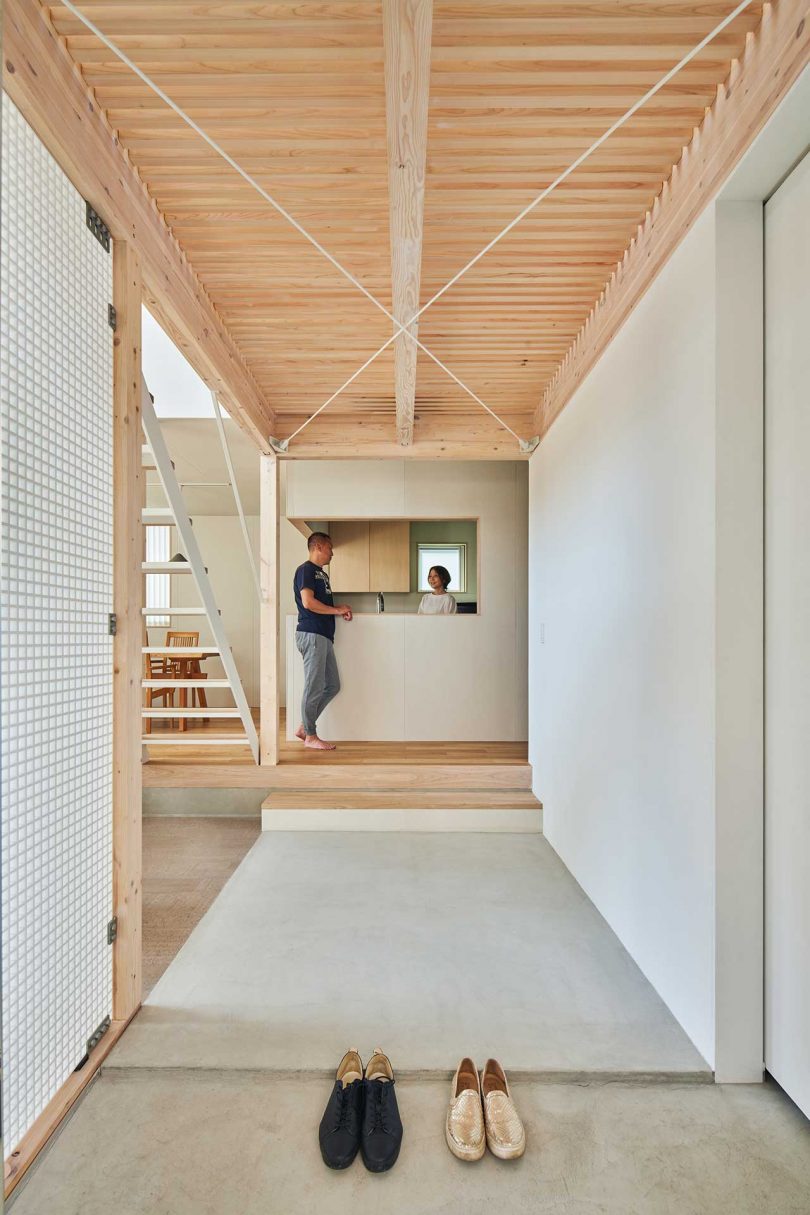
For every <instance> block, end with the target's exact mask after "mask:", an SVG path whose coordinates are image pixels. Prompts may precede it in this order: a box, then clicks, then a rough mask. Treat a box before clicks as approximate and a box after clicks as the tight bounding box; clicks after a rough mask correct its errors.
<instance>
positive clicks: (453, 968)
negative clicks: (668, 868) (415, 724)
mask: <svg viewBox="0 0 810 1215" xmlns="http://www.w3.org/2000/svg"><path fill="white" fill-rule="evenodd" d="M377 1044H380V1045H382V1046H383V1048H384V1049H385V1050H386V1051H387V1052H388V1053H389V1054H390V1055H391V1058H392V1060H393V1064H394V1067H395V1069H397V1070H398V1071H399V1072H400V1073H401V1072H403V1071H405V1072H413V1073H418V1072H421V1073H422V1074H423V1075H424V1074H425V1073H432V1074H433V1075H436V1074H437V1073H438V1074H442V1075H443V1074H448V1075H449V1074H450V1073H451V1072H452V1070H453V1068H454V1067H455V1065H456V1063H457V1061H458V1058H459V1057H460V1055H462V1054H466V1053H471V1054H472V1055H473V1056H474V1057H478V1058H480V1059H481V1060H482V1062H483V1060H485V1059H486V1057H487V1056H488V1055H489V1054H494V1055H496V1056H497V1057H499V1058H500V1059H501V1061H502V1062H503V1063H504V1065H505V1066H506V1067H507V1068H509V1069H513V1070H515V1069H517V1070H518V1071H522V1072H524V1073H525V1072H532V1073H534V1074H535V1075H538V1074H539V1075H546V1074H549V1073H550V1074H552V1075H556V1074H559V1073H571V1072H574V1073H580V1072H585V1073H588V1074H591V1073H601V1072H610V1073H612V1074H613V1075H614V1076H616V1075H622V1074H625V1073H633V1074H636V1073H639V1072H650V1073H655V1074H660V1075H666V1074H670V1075H676V1076H697V1077H700V1076H701V1075H702V1076H703V1077H707V1076H708V1069H707V1067H706V1064H705V1062H704V1060H703V1059H702V1058H701V1056H700V1055H699V1054H698V1052H697V1051H696V1050H695V1048H694V1047H693V1046H692V1044H691V1042H690V1041H689V1040H688V1038H687V1037H686V1035H685V1034H684V1032H683V1031H682V1030H681V1028H680V1026H679V1025H678V1024H677V1023H676V1021H675V1019H674V1018H673V1017H672V1015H671V1014H670V1013H669V1011H668V1010H667V1008H666V1007H665V1006H664V1004H663V1003H662V1002H661V1000H660V999H659V998H658V996H657V995H656V993H655V992H654V991H653V989H652V987H651V986H650V985H649V983H648V982H647V981H646V979H645V978H644V976H643V975H642V974H641V972H640V971H639V969H638V968H637V966H636V965H635V963H634V962H633V961H632V960H631V958H630V957H629V955H628V954H627V953H626V951H625V950H624V949H623V948H622V946H621V944H620V943H619V941H618V940H617V938H616V937H615V936H614V934H613V933H612V932H611V930H610V929H609V928H608V926H607V924H606V923H605V922H604V920H603V919H602V918H601V916H600V915H599V914H598V913H597V912H596V910H595V909H594V907H593V906H592V904H591V903H590V902H589V900H588V899H587V898H586V897H585V895H584V894H583V893H582V891H581V890H580V888H579V887H578V886H577V884H576V882H575V881H574V880H573V878H572V877H571V876H570V874H569V873H568V871H567V870H566V869H565V867H564V865H563V864H562V863H561V862H560V861H559V859H558V858H557V856H556V855H555V853H554V852H553V850H552V849H551V848H550V847H549V845H548V844H547V843H546V841H545V840H544V839H543V838H542V837H541V836H539V835H477V834H469V835H443V834H440V833H439V834H436V833H434V834H416V833H377V834H374V833H354V832H348V833H340V832H332V833H320V832H318V833H308V832H303V833H297V834H296V833H285V832H281V833H272V834H266V835H264V836H263V837H262V838H261V839H260V840H259V841H258V842H257V843H256V844H255V845H254V847H253V848H252V849H251V851H250V852H249V853H248V855H247V857H246V858H245V860H244V861H243V862H242V864H241V865H240V866H239V868H238V869H237V871H236V873H235V874H234V876H233V877H232V878H231V879H230V880H229V882H228V883H227V885H226V886H225V887H224V889H223V890H222V892H221V894H220V895H219V897H218V898H217V900H216V902H215V903H214V905H213V907H212V908H211V909H210V910H209V911H208V912H207V914H206V915H205V917H204V918H203V920H202V921H201V923H200V924H198V925H197V927H196V928H195V929H194V932H193V933H192V935H191V937H190V939H189V940H188V941H187V942H186V944H185V945H184V946H183V948H182V949H181V951H180V953H179V955H178V956H177V958H176V959H175V961H174V962H173V963H172V964H171V966H170V967H169V969H168V971H167V972H166V973H165V974H164V975H163V977H162V978H161V979H160V980H159V982H158V983H157V985H156V986H155V988H154V990H153V991H152V993H151V995H150V996H149V998H148V1000H147V1002H146V1004H145V1006H144V1008H143V1010H142V1011H141V1013H140V1014H139V1015H138V1017H137V1018H136V1020H135V1022H134V1023H133V1025H132V1026H131V1027H130V1028H129V1030H128V1031H127V1033H126V1034H125V1035H124V1037H123V1039H122V1041H121V1042H120V1043H119V1045H118V1046H117V1047H116V1048H115V1050H114V1051H113V1053H112V1054H111V1056H110V1063H111V1065H113V1066H117V1067H214V1068H229V1067H232V1068H240V1067H241V1068H259V1069H261V1068H271V1069H282V1070H287V1071H288V1072H289V1071H290V1070H292V1071H298V1070H301V1069H306V1070H310V1071H312V1070H314V1071H316V1072H319V1073H321V1074H323V1075H331V1074H333V1073H334V1069H335V1067H336V1065H337V1061H338V1059H339V1058H340V1056H341V1055H342V1054H343V1052H344V1051H345V1050H346V1048H347V1047H348V1046H349V1045H356V1046H357V1047H358V1048H359V1049H360V1050H361V1051H366V1052H367V1051H370V1050H371V1048H372V1047H373V1046H375V1045H377Z"/></svg>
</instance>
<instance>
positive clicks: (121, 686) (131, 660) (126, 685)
mask: <svg viewBox="0 0 810 1215" xmlns="http://www.w3.org/2000/svg"><path fill="white" fill-rule="evenodd" d="M141 298H142V290H141V272H140V266H139V263H138V259H137V256H136V254H135V251H134V249H133V247H132V245H130V244H128V243H127V242H126V241H115V242H114V244H113V299H114V305H115V312H116V328H115V339H114V354H113V398H114V410H113V419H114V420H113V485H114V494H115V505H114V515H113V529H114V531H113V543H114V574H113V577H114V599H115V607H114V610H115V615H116V625H117V627H116V634H115V639H114V641H113V672H114V674H113V914H114V915H115V916H116V918H117V920H118V935H117V938H116V941H115V945H114V949H113V1007H112V1016H113V1021H126V1020H128V1019H129V1018H130V1017H131V1016H132V1014H133V1013H134V1012H135V1011H136V1010H137V1008H138V1007H139V1005H140V1002H141V944H142V942H141V676H142V661H143V660H142V655H141V646H142V644H143V640H142V639H143V616H142V614H141V608H142V607H143V581H144V580H143V575H142V573H141V562H142V561H143V555H144V539H143V525H142V523H141V506H142V503H143V473H142V470H141V445H142V442H143V438H142V432H141V408H140V400H141Z"/></svg>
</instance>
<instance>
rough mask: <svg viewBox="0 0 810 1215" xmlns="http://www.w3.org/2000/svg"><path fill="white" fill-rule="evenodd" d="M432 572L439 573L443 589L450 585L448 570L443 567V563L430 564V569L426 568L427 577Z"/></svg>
mask: <svg viewBox="0 0 810 1215" xmlns="http://www.w3.org/2000/svg"><path fill="white" fill-rule="evenodd" d="M433 573H436V574H438V575H439V577H440V578H441V580H442V586H443V587H444V589H445V590H447V588H448V586H449V585H450V571H449V570H447V569H445V568H444V566H443V565H431V567H430V569H429V570H428V578H429V577H430V575H431V574H433Z"/></svg>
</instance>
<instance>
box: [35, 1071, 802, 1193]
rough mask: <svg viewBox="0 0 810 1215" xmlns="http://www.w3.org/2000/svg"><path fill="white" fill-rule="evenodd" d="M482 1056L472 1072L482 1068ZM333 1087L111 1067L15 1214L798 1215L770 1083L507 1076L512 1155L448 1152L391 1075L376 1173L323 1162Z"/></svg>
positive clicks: (791, 1129) (782, 1103)
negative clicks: (396, 1154)
mask: <svg viewBox="0 0 810 1215" xmlns="http://www.w3.org/2000/svg"><path fill="white" fill-rule="evenodd" d="M480 1062H481V1061H479V1063H480ZM328 1088H329V1085H328V1082H324V1081H323V1080H316V1079H314V1078H308V1079H301V1080H292V1079H289V1080H279V1079H278V1078H277V1077H275V1076H273V1075H272V1074H271V1073H267V1072H264V1073H262V1072H254V1073H245V1072H235V1071H224V1072H222V1071H220V1072H209V1071H196V1072H195V1071H184V1072H172V1071H166V1070H165V1069H163V1070H160V1069H158V1070H152V1069H149V1070H138V1069H126V1070H106V1071H104V1072H102V1074H101V1076H100V1077H99V1079H97V1080H96V1082H95V1083H94V1084H93V1085H92V1086H91V1087H90V1089H89V1091H88V1092H87V1094H86V1096H85V1098H84V1100H83V1101H82V1102H81V1104H80V1106H79V1107H78V1110H77V1111H76V1113H75V1114H74V1115H73V1117H72V1118H71V1119H70V1120H69V1122H68V1123H67V1125H66V1126H65V1127H64V1129H63V1130H62V1132H61V1133H60V1135H59V1137H58V1139H57V1140H56V1142H55V1143H54V1144H53V1146H52V1147H51V1148H50V1150H49V1151H48V1152H47V1153H46V1155H45V1157H44V1159H42V1160H41V1162H40V1163H39V1164H38V1165H37V1166H35V1168H34V1170H33V1171H32V1173H30V1174H29V1176H28V1178H27V1179H25V1180H24V1181H23V1182H22V1184H21V1187H20V1190H19V1191H18V1196H17V1198H16V1200H15V1201H14V1204H13V1215H110V1213H111V1212H115V1215H315V1213H316V1212H323V1213H324V1215H402V1213H403V1212H412V1213H413V1215H492V1212H493V1211H496V1212H497V1211H501V1212H507V1213H508V1215H542V1213H544V1212H554V1213H555V1215H807V1212H808V1210H810V1130H808V1123H807V1121H806V1120H805V1119H804V1118H803V1117H802V1116H801V1115H800V1114H799V1113H798V1111H797V1110H796V1109H795V1107H794V1106H793V1105H791V1103H790V1102H789V1101H788V1100H787V1098H786V1097H784V1095H783V1094H782V1093H781V1091H779V1090H778V1089H776V1088H775V1086H756V1087H754V1086H744V1087H733V1086H727V1087H715V1086H714V1085H696V1084H689V1085H685V1086H684V1085H680V1084H673V1083H670V1084H657V1085H647V1084H645V1085H635V1086H633V1085H626V1084H542V1083H536V1082H531V1083H530V1082H526V1083H519V1082H518V1083H516V1084H515V1085H513V1095H514V1097H515V1100H516V1102H517V1105H518V1108H519V1109H520V1111H521V1113H522V1115H523V1118H524V1122H525V1125H526V1131H527V1149H526V1154H525V1156H524V1157H523V1158H522V1159H521V1160H519V1161H513V1162H503V1161H497V1160H495V1159H494V1157H491V1156H486V1157H485V1158H484V1159H483V1160H481V1161H479V1162H478V1163H477V1164H463V1163H461V1162H460V1161H458V1160H456V1159H455V1158H454V1157H453V1156H451V1155H450V1153H449V1151H448V1150H447V1147H446V1146H445V1142H444V1134H443V1124H444V1111H445V1102H446V1098H447V1092H448V1087H447V1085H446V1084H445V1083H443V1082H438V1081H424V1080H408V1079H405V1080H403V1081H400V1083H399V1085H398V1097H399V1105H400V1110H401V1112H402V1116H403V1121H404V1124H405V1136H404V1140H403V1146H402V1152H401V1155H400V1158H399V1161H398V1162H397V1164H396V1166H395V1168H394V1169H393V1170H392V1171H391V1172H390V1173H387V1174H383V1175H375V1174H371V1173H367V1172H366V1171H365V1169H364V1167H363V1165H362V1162H361V1161H360V1159H359V1158H358V1159H357V1160H356V1161H355V1162H354V1164H353V1165H352V1167H351V1168H350V1169H348V1170H347V1171H346V1172H342V1173H332V1172H330V1171H329V1170H328V1169H327V1168H325V1166H324V1165H323V1164H322V1162H321V1159H320V1156H319V1154H318V1145H317V1135H316V1130H317V1125H318V1121H319V1119H320V1115H321V1112H322V1108H323V1105H324V1103H325V1100H326V1097H327V1092H328Z"/></svg>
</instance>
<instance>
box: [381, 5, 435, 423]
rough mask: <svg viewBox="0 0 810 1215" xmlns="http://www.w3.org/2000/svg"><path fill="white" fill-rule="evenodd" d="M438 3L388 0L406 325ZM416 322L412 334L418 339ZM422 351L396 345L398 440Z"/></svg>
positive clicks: (398, 262)
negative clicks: (431, 55) (434, 11)
mask: <svg viewBox="0 0 810 1215" xmlns="http://www.w3.org/2000/svg"><path fill="white" fill-rule="evenodd" d="M432 30H433V0H383V43H384V47H385V114H386V125H387V135H388V138H387V144H388V195H389V227H390V233H391V298H392V302H393V311H394V316H395V317H396V318H397V320H398V321H399V322H400V323H401V324H404V323H405V322H406V321H408V320H410V318H411V317H412V316H413V315H414V313H416V312H417V311H418V309H419V278H420V274H421V271H422V229H423V215H424V203H425V160H426V156H427V119H428V90H429V86H430V43H431V34H432ZM418 328H419V326H418V323H417V324H415V325H412V326H411V327H410V328H409V330H408V332H409V333H412V334H413V335H414V337H416V336H418ZM416 355H417V346H416V345H415V343H414V342H412V341H410V340H409V339H408V338H407V337H405V335H404V334H401V335H400V336H399V337H398V338H397V340H396V342H395V343H394V390H395V395H396V406H397V440H398V442H399V443H400V444H401V445H402V446H403V447H407V446H409V445H410V444H411V443H412V442H413V423H414V408H415V401H416Z"/></svg>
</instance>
